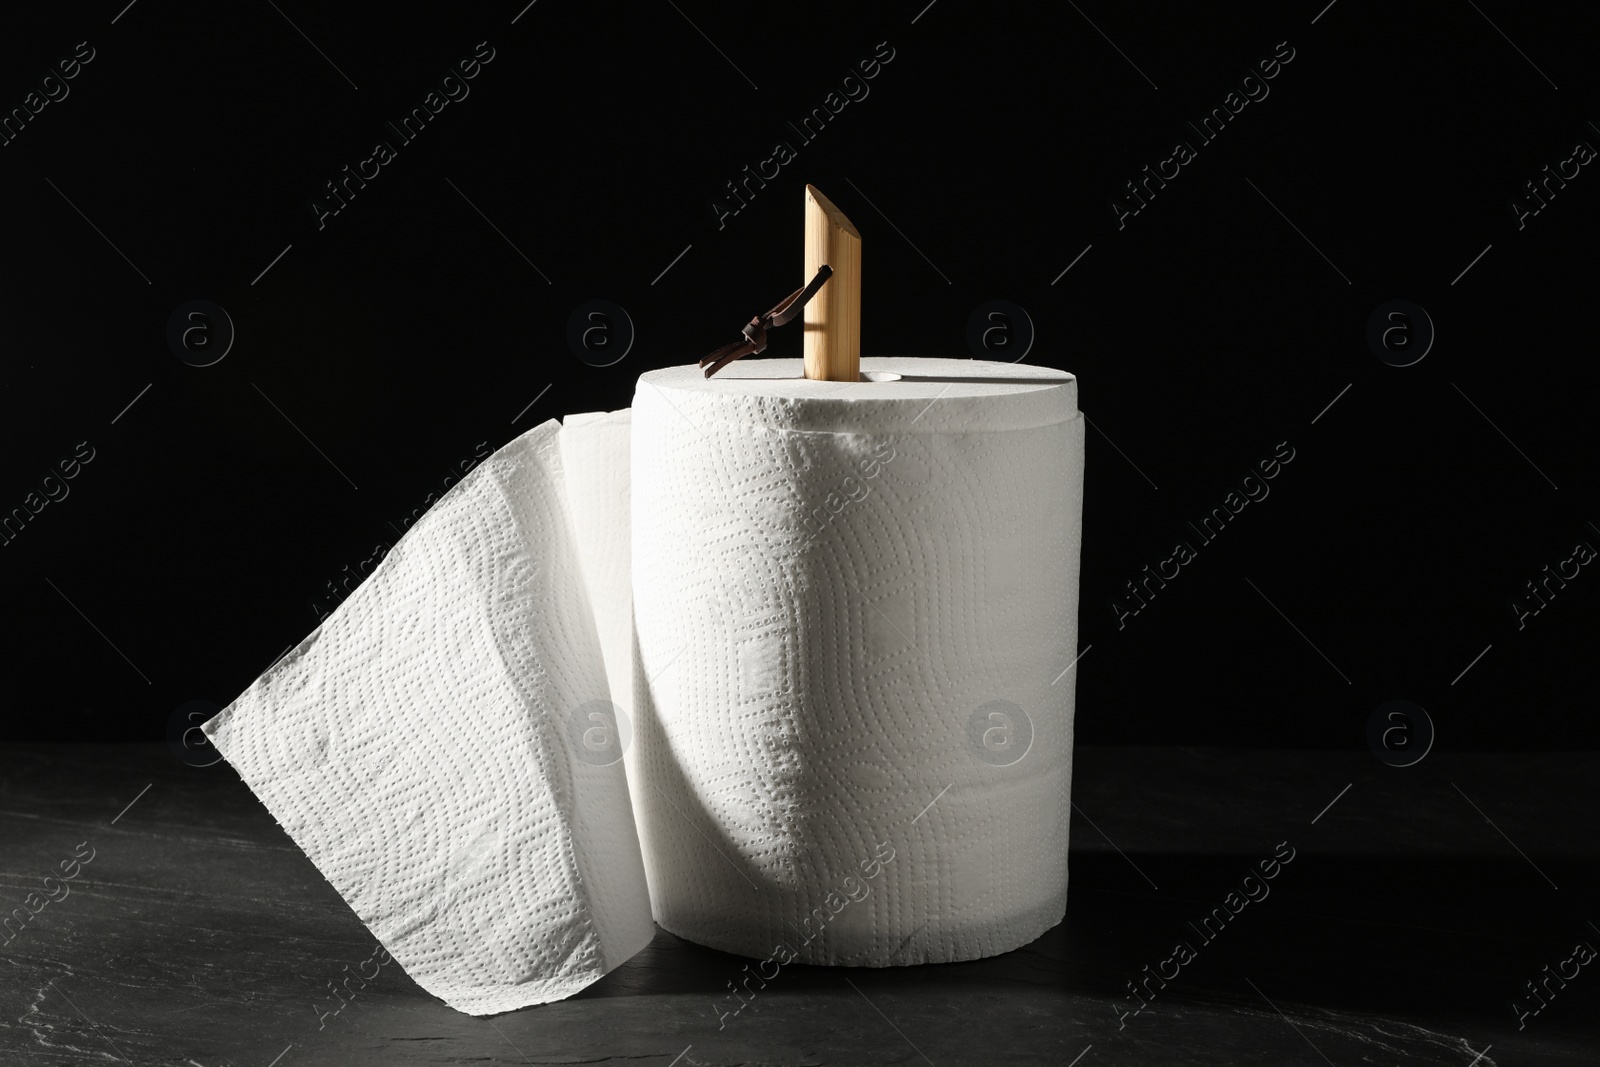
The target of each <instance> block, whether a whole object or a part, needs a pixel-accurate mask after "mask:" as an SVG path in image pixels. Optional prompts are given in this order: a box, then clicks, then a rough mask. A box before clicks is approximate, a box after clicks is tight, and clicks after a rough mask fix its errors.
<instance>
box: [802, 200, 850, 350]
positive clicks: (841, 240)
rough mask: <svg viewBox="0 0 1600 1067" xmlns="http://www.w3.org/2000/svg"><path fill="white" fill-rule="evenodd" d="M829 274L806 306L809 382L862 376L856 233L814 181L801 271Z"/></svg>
mask: <svg viewBox="0 0 1600 1067" xmlns="http://www.w3.org/2000/svg"><path fill="white" fill-rule="evenodd" d="M824 263H826V264H827V265H828V266H830V267H832V268H833V277H831V278H829V279H828V281H827V283H826V284H825V285H823V287H822V288H821V289H820V290H819V291H818V292H817V295H816V296H815V297H813V298H812V300H811V302H810V303H809V304H807V305H806V317H805V370H806V377H807V378H810V379H812V380H814V381H827V382H858V381H860V380H861V234H860V232H859V231H857V230H856V228H855V225H854V224H853V223H851V221H850V220H849V219H847V218H845V215H844V212H842V211H840V210H839V209H838V208H836V207H834V206H833V201H831V200H829V199H828V198H827V197H825V196H823V195H822V193H821V192H819V191H818V190H817V188H816V186H814V185H807V186H806V269H805V277H804V279H803V280H804V281H810V280H811V277H812V275H814V274H816V273H817V268H818V267H820V266H822V265H823V264H824Z"/></svg>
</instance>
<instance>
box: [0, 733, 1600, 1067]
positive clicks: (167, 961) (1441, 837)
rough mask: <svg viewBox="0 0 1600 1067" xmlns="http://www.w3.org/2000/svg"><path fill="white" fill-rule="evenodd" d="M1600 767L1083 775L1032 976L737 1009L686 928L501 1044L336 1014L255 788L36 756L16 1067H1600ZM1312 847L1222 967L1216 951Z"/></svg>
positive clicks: (1440, 762)
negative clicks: (1214, 915)
mask: <svg viewBox="0 0 1600 1067" xmlns="http://www.w3.org/2000/svg"><path fill="white" fill-rule="evenodd" d="M1597 769H1600V757H1597V755H1596V754H1593V753H1569V754H1549V755H1516V756H1499V755H1490V754H1459V753H1454V754H1453V753H1447V752H1434V753H1432V754H1430V755H1429V756H1428V757H1427V758H1426V759H1425V760H1423V761H1422V762H1421V763H1419V764H1417V765H1416V766H1413V767H1410V768H1403V769H1400V768H1392V767H1388V766H1385V765H1383V764H1381V763H1379V762H1378V761H1377V760H1376V759H1374V758H1373V757H1372V756H1371V755H1369V754H1367V753H1365V752H1360V753H1354V752H1352V753H1302V752H1267V751H1240V750H1227V751H1222V750H1205V749H1180V748H1148V749H1112V748H1094V747H1081V748H1079V750H1078V752H1077V754H1076V760H1075V780H1074V783H1073V801H1074V805H1075V810H1074V813H1073V822H1072V847H1071V852H1070V867H1071V888H1070V890H1069V906H1068V911H1067V918H1066V921H1065V922H1063V923H1062V924H1061V925H1059V926H1057V927H1056V928H1055V929H1053V930H1051V931H1050V932H1049V933H1047V934H1046V935H1045V936H1044V937H1042V938H1040V939H1039V940H1038V941H1036V942H1035V943H1034V944H1032V945H1029V946H1027V947H1026V948H1023V949H1020V950H1018V951H1016V952H1012V953H1009V954H1007V955H1005V956H1001V957H998V958H995V959H989V960H981V961H976V962H972V963H965V964H947V965H941V966H925V967H914V968H907V969H903V970H899V969H894V970H861V969H828V968H814V967H800V966H795V967H788V968H784V969H783V970H782V971H780V972H779V973H778V975H777V976H776V977H774V978H773V979H772V980H771V981H770V982H768V983H767V985H766V987H765V988H761V989H758V990H757V992H756V993H755V994H754V996H753V998H751V999H749V1000H748V1001H736V1000H734V999H733V997H732V995H731V994H730V993H729V983H730V982H734V981H737V980H740V979H742V977H743V972H742V968H743V967H744V965H745V964H746V963H747V962H749V961H746V960H742V959H739V958H736V957H732V956H728V955H724V954H722V953H719V952H713V951H710V950H708V949H703V948H700V947H698V946H696V945H693V944H689V943H688V942H685V941H682V940H680V939H678V938H675V937H673V936H672V935H670V934H667V933H665V932H664V931H663V932H658V934H657V936H656V940H655V942H654V943H653V944H652V945H651V946H650V947H649V948H648V949H647V950H645V951H644V952H643V953H641V954H640V955H639V956H637V957H635V958H634V959H633V960H631V961H630V962H628V963H627V964H625V965H624V966H623V967H622V968H621V969H619V970H617V971H616V972H614V973H612V974H611V975H609V976H608V977H606V978H605V979H604V980H602V981H601V982H599V983H598V984H596V985H594V986H592V987H590V988H589V989H587V990H585V991H584V992H583V993H581V994H579V995H578V996H575V997H573V998H571V999H570V1000H567V1001H563V1002H560V1003H556V1004H549V1005H544V1006H541V1007H537V1008H530V1009H526V1010H524V1011H519V1012H514V1013H510V1014H507V1015H501V1016H495V1017H492V1018H489V1019H477V1018H472V1017H469V1016H466V1015H461V1014H458V1013H456V1012H454V1011H451V1010H450V1009H448V1008H446V1007H445V1006H444V1005H443V1004H441V1003H440V1002H439V1001H437V1000H435V999H434V998H433V997H431V996H429V995H428V994H426V993H424V992H423V991H422V990H421V989H419V988H418V987H417V986H416V985H415V984H414V983H413V982H412V981H411V980H410V979H408V978H407V977H406V975H405V974H404V973H403V972H401V971H400V969H399V968H398V966H396V965H394V964H392V963H391V964H389V965H387V966H384V967H381V968H378V973H377V977H376V978H374V979H372V980H371V981H370V982H369V983H368V984H367V985H366V987H365V988H364V989H361V990H360V992H359V993H358V994H356V995H355V996H354V997H353V999H351V1000H349V1002H348V1003H345V1002H343V1001H336V1000H334V999H333V997H332V994H331V993H330V991H329V983H330V982H340V981H342V980H343V979H344V978H345V977H346V976H347V975H349V974H353V973H356V972H357V971H359V970H362V969H363V968H365V970H366V973H368V974H370V973H372V970H373V969H374V968H377V965H376V964H375V963H372V962H369V961H370V960H371V959H372V956H373V950H374V948H375V942H374V941H373V939H372V938H371V936H370V935H369V934H367V932H366V930H365V928H364V927H363V926H362V925H361V923H360V922H359V920H357V919H356V917H355V915H354V914H353V913H352V912H351V911H350V910H349V908H348V907H347V906H346V905H345V904H344V903H343V901H341V900H340V898H339V896H338V895H337V894H336V893H335V892H334V891H333V889H332V888H331V887H330V886H329V885H328V884H327V883H326V882H325V881H324V880H323V879H322V877H321V876H320V875H319V874H318V873H317V871H316V870H315V869H314V868H313V867H312V866H311V864H310V863H309V862H308V861H307V860H306V859H305V857H304V856H303V855H302V854H301V853H300V851H299V850H298V849H297V848H296V847H295V846H294V844H293V843H292V842H291V841H290V840H289V839H288V838H287V837H286V836H285V835H284V833H283V832H282V831H281V830H280V829H279V828H278V827H277V825H276V824H275V823H274V822H273V821H272V818H271V817H270V816H269V815H268V814H267V813H266V811H265V810H264V809H263V808H262V807H261V806H260V804H259V803H257V802H256V800H255V799H254V797H252V796H251V794H250V792H249V791H248V790H247V789H246V788H245V786H244V785H243V783H241V782H240V781H239V779H238V777H237V775H235V774H234V773H233V772H232V771H231V770H230V769H228V767H227V765H226V764H218V765H216V766H212V767H207V768H195V767H190V766H185V765H183V763H181V762H180V761H179V759H178V757H176V756H175V755H174V754H173V753H172V752H170V751H169V750H168V749H167V748H166V747H164V746H155V745H152V746H91V745H83V746H42V745H41V746H14V747H11V748H9V749H7V750H5V751H3V752H0V843H3V846H4V847H3V849H0V907H3V909H4V911H5V912H7V913H8V914H9V915H10V916H11V923H10V926H9V928H8V929H6V930H5V931H4V932H3V933H0V1062H4V1063H6V1064H25V1065H40V1067H43V1065H54V1064H90V1063H96V1064H98V1063H132V1064H173V1065H179V1064H193V1065H198V1067H269V1065H276V1067H296V1065H299V1064H311V1063H330V1064H366V1063H384V1064H413V1063H415V1064H424V1063H427V1064H433V1063H439V1064H446V1063H474V1064H520V1063H536V1064H569V1063H616V1064H622V1063H628V1064H638V1065H652V1064H655V1065H660V1067H669V1065H674V1064H675V1065H679V1067H688V1065H691V1064H721V1065H732V1064H772V1065H777V1064H794V1065H800V1064H807V1065H810V1064H858V1063H859V1064H868V1063H931V1064H937V1065H939V1067H946V1065H955V1064H989V1063H999V1062H1005V1063H1020V1064H1032V1063H1038V1064H1047V1063H1048V1064H1058V1065H1060V1064H1074V1063H1075V1064H1077V1065H1079V1067H1110V1065H1114V1064H1115V1065H1121V1064H1274V1065H1278V1064H1305V1065H1324V1064H1335V1065H1339V1067H1345V1065H1351V1067H1355V1065H1359V1064H1372V1065H1391V1064H1401V1063H1404V1064H1424V1065H1432V1064H1439V1065H1452V1067H1473V1065H1474V1064H1477V1065H1482V1067H1489V1065H1491V1064H1573V1065H1577V1064H1593V1063H1596V1062H1600V961H1597V965H1593V966H1580V965H1578V964H1576V963H1573V962H1570V961H1571V960H1572V957H1573V950H1574V946H1575V945H1576V944H1578V943H1579V942H1587V943H1588V944H1590V945H1593V946H1595V947H1596V948H1600V892H1597V890H1600V827H1597V825H1596V822H1595V818H1594V813H1595V812H1596V811H1597V810H1600V803H1597V802H1600V775H1597V774H1596V773H1595V772H1596V770H1597ZM1347 787H1348V788H1347ZM1285 843H1286V845H1287V848H1284V847H1282V846H1283V845H1284V844H1285ZM1289 849H1292V850H1293V859H1292V860H1291V861H1289V862H1288V863H1286V864H1281V865H1280V866H1279V867H1278V868H1277V870H1276V876H1275V877H1274V878H1273V879H1272V880H1271V881H1270V882H1267V883H1264V884H1265V886H1266V889H1265V890H1263V889H1262V888H1260V887H1261V885H1262V884H1263V883H1260V882H1257V883H1251V884H1249V885H1248V886H1247V888H1250V889H1251V891H1252V895H1254V896H1260V899H1257V900H1254V901H1250V902H1247V903H1244V904H1243V905H1242V906H1240V905H1239V904H1238V903H1237V902H1238V901H1239V900H1240V898H1239V897H1235V898H1233V899H1234V901H1235V907H1236V908H1238V909H1239V910H1238V913H1237V915H1234V916H1233V917H1232V918H1231V919H1230V921H1228V922H1227V923H1226V924H1225V925H1223V924H1220V923H1213V926H1212V927H1210V928H1208V933H1209V934H1210V937H1209V940H1208V939H1207V938H1206V936H1204V935H1203V934H1202V933H1201V931H1200V930H1199V929H1198V928H1197V926H1198V924H1201V923H1202V921H1203V920H1204V918H1205V917H1206V916H1207V915H1209V914H1211V912H1212V909H1214V908H1220V907H1224V905H1225V904H1226V903H1227V901H1226V898H1227V896H1228V894H1229V892H1230V891H1232V890H1234V889H1236V888H1238V887H1240V886H1241V884H1242V880H1243V878H1244V876H1245V875H1247V874H1248V873H1249V872H1250V870H1251V869H1252V868H1257V867H1258V864H1259V863H1260V861H1262V860H1270V859H1271V858H1272V857H1273V856H1274V854H1275V852H1276V853H1278V854H1279V855H1283V854H1287V852H1288V850H1289ZM91 850H92V853H91ZM91 855H92V858H90V859H88V860H87V862H84V861H83V858H84V857H86V856H91ZM63 862H66V864H67V866H66V867H65V868H63V867H62V863H63ZM63 869H64V870H68V871H76V874H75V877H72V878H70V879H68V880H66V881H65V882H62V881H54V880H53V881H51V882H49V883H45V882H44V878H45V877H46V876H48V875H50V874H52V873H56V874H57V875H58V876H59V873H60V871H61V870H63ZM1263 892H1265V893H1266V895H1265V896H1261V894H1262V893H1263ZM30 894H38V895H37V896H30ZM46 894H48V896H49V897H54V898H55V899H47V896H46ZM63 894H65V895H63ZM13 909H20V914H21V916H22V918H18V912H17V911H13ZM1230 914H1231V913H1230ZM24 919H25V921H23V920H24ZM1218 927H1220V930H1219V929H1218ZM1180 941H1182V942H1186V943H1187V944H1188V946H1189V948H1190V949H1191V952H1192V955H1190V956H1189V958H1188V959H1187V960H1184V961H1181V962H1178V963H1175V962H1173V959H1174V947H1175V945H1176V943H1178V942H1180ZM1546 966H1548V967H1549V968H1550V970H1548V971H1547V970H1545V968H1546ZM1146 967H1148V968H1149V969H1150V970H1149V971H1146V970H1145V968H1146ZM1575 968H1576V970H1577V973H1576V975H1575V976H1572V975H1573V970H1574V969H1575ZM1174 970H1176V971H1177V972H1178V973H1177V974H1176V976H1175V977H1172V978H1171V980H1170V981H1165V982H1164V984H1163V980H1162V979H1161V978H1159V977H1155V975H1156V973H1157V972H1164V973H1165V974H1167V975H1172V974H1173V972H1174ZM1560 971H1564V972H1565V973H1566V974H1567V975H1569V976H1571V977H1569V978H1567V979H1565V980H1563V979H1562V978H1560V977H1559V974H1558V972H1560ZM1130 982H1138V983H1140V985H1139V990H1140V993H1141V994H1142V996H1141V997H1140V998H1139V999H1135V997H1134V996H1133V994H1132V993H1130V991H1129V988H1128V983H1130ZM1529 982H1534V983H1536V986H1535V988H1536V990H1537V991H1538V992H1539V993H1540V994H1541V997H1540V999H1535V997H1534V995H1533V993H1532V992H1530V991H1529V989H1528V986H1527V983H1529ZM351 985H352V986H355V987H359V983H354V982H353V983H351ZM1513 1002H1516V1003H1520V1004H1521V1005H1522V1008H1523V1010H1524V1011H1525V1012H1527V1014H1526V1015H1524V1016H1523V1017H1522V1018H1521V1020H1520V1021H1521V1023H1522V1026H1521V1028H1520V1029H1519V1027H1518V1022H1519V1018H1518V1016H1517V1014H1516V1013H1515V1011H1514V1009H1513V1006H1512V1005H1513ZM741 1004H742V1005H743V1006H742V1007H740V1008H739V1010H737V1011H735V1008H736V1007H738V1006H739V1005H741ZM1541 1004H1542V1007H1541ZM341 1005H342V1006H341ZM335 1007H338V1010H337V1011H335V1010H334V1008H335ZM1136 1008H1137V1009H1138V1010H1137V1012H1135V1009H1136ZM1536 1008H1537V1009H1538V1010H1537V1013H1535V1012H1534V1009H1536ZM1486 1049H1487V1051H1485V1050H1486ZM1075 1057H1076V1059H1075Z"/></svg>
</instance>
